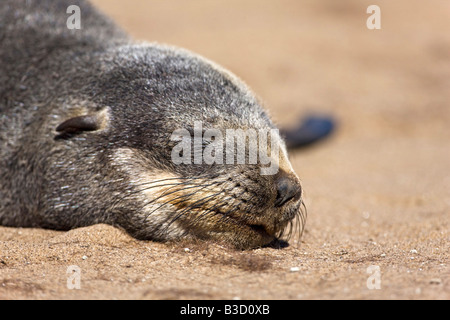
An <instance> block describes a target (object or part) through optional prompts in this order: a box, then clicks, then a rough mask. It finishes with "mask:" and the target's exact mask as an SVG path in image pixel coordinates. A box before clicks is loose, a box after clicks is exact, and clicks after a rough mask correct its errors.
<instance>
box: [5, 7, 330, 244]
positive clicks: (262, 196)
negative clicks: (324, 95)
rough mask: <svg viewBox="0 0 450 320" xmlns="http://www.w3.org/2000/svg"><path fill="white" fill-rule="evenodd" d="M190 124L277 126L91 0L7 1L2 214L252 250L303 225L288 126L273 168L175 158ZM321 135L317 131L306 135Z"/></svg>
mask: <svg viewBox="0 0 450 320" xmlns="http://www.w3.org/2000/svg"><path fill="white" fill-rule="evenodd" d="M70 5H77V6H79V7H80V8H81V14H82V23H83V28H82V29H81V30H69V29H68V28H67V25H66V21H67V17H68V15H67V13H66V10H67V7H68V6H70ZM195 121H201V122H202V124H203V126H204V128H221V129H225V128H234V129H242V130H248V129H275V128H276V127H275V125H274V124H273V123H272V121H271V120H270V119H269V117H268V115H267V114H266V112H265V111H264V110H263V109H262V107H261V105H260V102H259V101H258V99H257V98H256V97H255V95H254V94H253V93H252V92H251V91H250V89H249V88H248V87H247V86H246V85H245V84H244V83H243V82H242V81H241V80H239V79H238V78H237V77H236V76H234V75H233V74H231V73H230V72H228V71H226V70H224V69H223V68H221V67H219V66H218V65H216V64H215V63H213V62H211V61H209V60H207V59H205V58H202V57H200V56H198V55H196V54H194V53H191V52H189V51H187V50H184V49H180V48H175V47H171V46H165V45H159V44H152V43H136V42H134V41H133V40H132V39H130V37H129V36H128V35H127V34H126V33H125V32H123V31H122V30H121V29H120V28H119V27H117V26H116V25H115V24H114V23H113V22H112V21H111V20H110V19H109V18H107V17H105V16H104V15H103V14H101V13H99V12H98V11H97V10H96V9H95V8H94V7H93V6H91V5H90V4H89V3H88V2H87V1H83V0H62V1H61V0H27V1H25V0H3V1H2V2H1V4H0V224H1V225H4V226H15V227H40V228H51V229H56V230H69V229H72V228H76V227H82V226H88V225H92V224H96V223H107V224H111V225H114V226H118V227H121V228H123V229H125V230H126V231H127V232H128V233H130V234H131V235H132V236H134V237H136V238H138V239H149V240H157V241H168V240H176V239H180V238H186V237H195V238H201V239H214V240H219V241H225V242H227V243H231V244H232V245H234V246H236V247H237V248H244V249H245V248H254V247H258V246H262V245H266V244H268V243H270V242H271V241H273V240H274V239H276V238H278V237H280V236H281V235H282V234H283V233H286V230H288V231H289V230H290V231H291V232H292V223H293V221H295V220H298V222H299V223H298V225H299V226H300V227H299V228H302V227H303V226H304V223H305V218H306V217H305V215H304V211H303V210H302V209H301V206H302V203H303V201H302V189H301V184H300V181H299V178H298V177H297V175H296V174H295V172H294V171H293V169H292V167H291V165H290V163H289V160H288V158H287V151H286V145H285V142H284V141H283V139H282V138H281V136H280V135H276V136H274V137H272V138H271V140H272V142H273V143H274V144H275V146H276V148H279V150H280V152H279V157H278V159H276V161H277V163H278V164H279V170H278V171H277V173H276V174H273V175H261V174H260V171H259V169H260V164H239V165H229V164H210V165H206V164H204V163H202V164H192V165H184V164H181V165H176V164H174V162H173V161H172V159H171V152H172V151H173V148H174V144H175V142H174V141H173V140H172V139H171V134H172V133H173V132H174V131H176V130H178V129H180V128H184V129H185V130H188V131H192V130H193V124H194V122H195ZM306 130H307V131H308V130H309V131H311V130H310V128H306ZM309 133H311V132H309ZM289 134H291V135H293V136H294V137H295V139H297V141H302V140H301V139H300V140H299V136H300V138H304V134H302V133H301V132H300V133H299V132H298V130H297V131H295V130H294V131H293V132H291V133H289V132H288V133H287V136H289ZM326 134H327V133H325V134H324V132H322V133H320V134H317V132H314V130H313V134H312V135H309V136H308V137H307V139H306V140H308V141H306V142H311V141H315V140H317V138H320V137H321V135H322V136H324V135H326ZM300 144H306V143H305V141H303V142H301V143H300ZM294 145H296V146H298V145H299V144H298V143H297V144H295V143H294ZM289 226H291V228H289Z"/></svg>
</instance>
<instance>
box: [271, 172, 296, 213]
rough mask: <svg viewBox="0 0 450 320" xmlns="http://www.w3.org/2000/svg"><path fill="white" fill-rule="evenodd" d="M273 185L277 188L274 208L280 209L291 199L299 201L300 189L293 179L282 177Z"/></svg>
mask: <svg viewBox="0 0 450 320" xmlns="http://www.w3.org/2000/svg"><path fill="white" fill-rule="evenodd" d="M275 184H276V188H277V198H276V200H275V207H281V206H283V205H285V204H286V203H287V202H289V201H290V200H292V199H296V200H298V199H300V197H301V195H302V188H301V187H300V184H299V183H298V182H296V181H295V180H294V179H292V178H289V177H288V176H284V175H283V176H281V177H279V178H278V179H277V180H276V182H275Z"/></svg>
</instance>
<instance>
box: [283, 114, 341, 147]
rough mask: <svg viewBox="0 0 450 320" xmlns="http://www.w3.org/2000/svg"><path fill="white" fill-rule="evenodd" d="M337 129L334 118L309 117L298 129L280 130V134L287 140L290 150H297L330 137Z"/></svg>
mask: <svg viewBox="0 0 450 320" xmlns="http://www.w3.org/2000/svg"><path fill="white" fill-rule="evenodd" d="M335 127H336V123H335V121H334V120H333V119H332V118H327V117H320V116H308V117H306V118H304V119H303V120H302V122H301V124H300V126H298V127H297V128H292V129H288V130H280V134H281V136H282V137H283V138H284V139H285V141H286V146H287V148H288V149H296V148H302V147H306V146H309V145H311V144H313V143H315V142H317V141H319V140H322V139H323V138H325V137H327V136H329V135H330V134H331V133H332V132H333V131H334V130H335Z"/></svg>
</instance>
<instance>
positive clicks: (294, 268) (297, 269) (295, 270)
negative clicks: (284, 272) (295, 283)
mask: <svg viewBox="0 0 450 320" xmlns="http://www.w3.org/2000/svg"><path fill="white" fill-rule="evenodd" d="M299 271H300V268H299V267H292V268H291V272H299Z"/></svg>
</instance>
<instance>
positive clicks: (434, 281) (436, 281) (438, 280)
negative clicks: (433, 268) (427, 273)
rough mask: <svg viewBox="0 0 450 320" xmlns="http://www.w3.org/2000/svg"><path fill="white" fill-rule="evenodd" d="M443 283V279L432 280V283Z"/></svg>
mask: <svg viewBox="0 0 450 320" xmlns="http://www.w3.org/2000/svg"><path fill="white" fill-rule="evenodd" d="M441 283H442V280H441V279H437V278H435V279H431V280H430V284H441Z"/></svg>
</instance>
